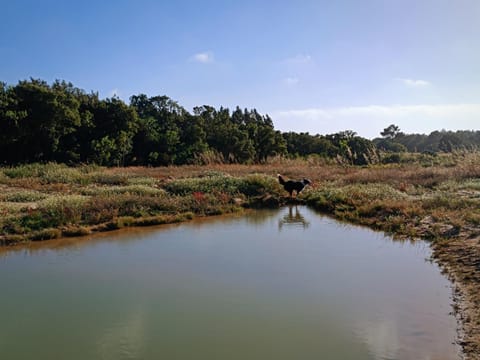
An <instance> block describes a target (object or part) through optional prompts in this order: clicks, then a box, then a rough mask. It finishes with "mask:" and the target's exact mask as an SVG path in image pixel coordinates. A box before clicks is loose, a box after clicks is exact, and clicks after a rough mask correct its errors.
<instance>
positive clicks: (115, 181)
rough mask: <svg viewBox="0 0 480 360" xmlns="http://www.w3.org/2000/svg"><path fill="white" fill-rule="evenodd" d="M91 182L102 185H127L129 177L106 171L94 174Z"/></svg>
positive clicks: (91, 175)
mask: <svg viewBox="0 0 480 360" xmlns="http://www.w3.org/2000/svg"><path fill="white" fill-rule="evenodd" d="M89 180H90V181H91V182H93V183H97V184H102V185H127V184H128V176H127V175H125V174H121V173H120V174H119V173H110V172H105V171H99V172H94V173H92V174H90V175H89Z"/></svg>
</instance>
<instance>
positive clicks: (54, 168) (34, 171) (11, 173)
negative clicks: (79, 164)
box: [3, 163, 83, 184]
mask: <svg viewBox="0 0 480 360" xmlns="http://www.w3.org/2000/svg"><path fill="white" fill-rule="evenodd" d="M3 174H4V175H5V176H7V177H8V178H10V179H23V178H39V179H40V181H41V182H42V183H45V184H50V183H65V184H70V183H78V182H79V181H80V179H81V178H82V177H83V174H82V173H81V171H80V170H79V168H72V167H68V166H67V165H64V164H56V163H48V164H27V165H20V166H16V167H12V168H5V169H3Z"/></svg>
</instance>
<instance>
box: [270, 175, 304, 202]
mask: <svg viewBox="0 0 480 360" xmlns="http://www.w3.org/2000/svg"><path fill="white" fill-rule="evenodd" d="M278 182H279V183H280V185H283V188H284V189H285V190H286V191H288V192H289V193H290V197H292V194H293V192H294V191H296V192H297V195H298V194H299V193H300V191H302V190H303V188H304V187H305V186H307V185H310V184H311V183H312V182H311V181H310V180H308V179H305V178H304V179H303V180H301V181H293V180H288V181H285V180H284V179H283V177H282V175H280V174H278Z"/></svg>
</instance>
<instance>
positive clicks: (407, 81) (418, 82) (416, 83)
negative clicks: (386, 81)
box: [396, 78, 432, 87]
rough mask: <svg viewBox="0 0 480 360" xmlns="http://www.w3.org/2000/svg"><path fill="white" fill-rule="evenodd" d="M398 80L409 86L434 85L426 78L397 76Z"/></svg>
mask: <svg viewBox="0 0 480 360" xmlns="http://www.w3.org/2000/svg"><path fill="white" fill-rule="evenodd" d="M396 80H398V81H400V82H402V83H403V84H404V85H406V86H409V87H425V86H429V85H432V84H431V83H430V82H429V81H426V80H419V79H418V80H415V79H406V78H397V79H396Z"/></svg>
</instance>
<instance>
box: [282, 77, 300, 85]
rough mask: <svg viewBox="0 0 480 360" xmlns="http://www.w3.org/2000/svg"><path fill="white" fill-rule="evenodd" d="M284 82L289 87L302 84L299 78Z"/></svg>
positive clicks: (291, 78)
mask: <svg viewBox="0 0 480 360" xmlns="http://www.w3.org/2000/svg"><path fill="white" fill-rule="evenodd" d="M283 82H284V83H285V84H287V85H288V86H293V85H296V84H298V83H299V82H300V79H299V78H298V77H295V76H294V77H287V78H285V79H283Z"/></svg>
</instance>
